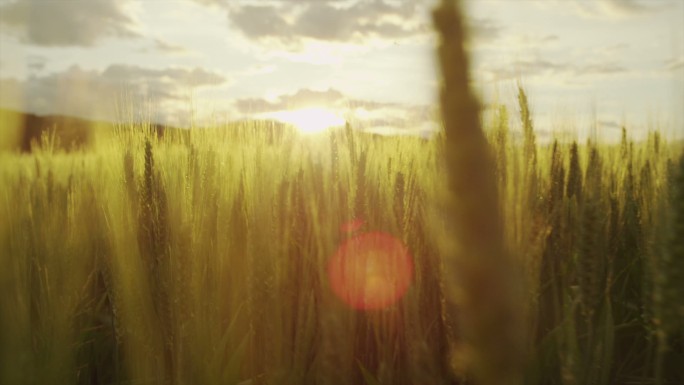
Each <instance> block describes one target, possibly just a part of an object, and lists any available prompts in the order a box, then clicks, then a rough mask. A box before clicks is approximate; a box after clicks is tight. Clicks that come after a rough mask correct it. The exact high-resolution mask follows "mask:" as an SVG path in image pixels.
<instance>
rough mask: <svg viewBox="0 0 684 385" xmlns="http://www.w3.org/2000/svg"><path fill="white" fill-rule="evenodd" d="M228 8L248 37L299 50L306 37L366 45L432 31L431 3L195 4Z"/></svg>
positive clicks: (209, 1)
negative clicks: (428, 5) (377, 40)
mask: <svg viewBox="0 0 684 385" xmlns="http://www.w3.org/2000/svg"><path fill="white" fill-rule="evenodd" d="M195 1H196V2H198V3H200V4H205V5H217V6H221V7H223V8H224V9H225V10H226V12H227V14H228V20H229V22H230V23H231V25H232V26H233V27H235V28H237V29H238V30H239V31H240V32H241V33H242V34H243V35H244V36H245V37H247V38H249V39H251V40H255V41H261V42H264V41H269V42H274V43H278V44H280V45H282V46H285V47H289V48H297V47H299V46H300V45H301V43H302V41H303V40H304V39H312V40H319V41H331V42H363V41H365V40H367V39H370V38H381V39H394V40H397V39H404V38H409V37H413V36H418V35H422V34H425V33H427V32H428V31H429V23H428V22H429V17H428V16H429V9H430V8H429V7H427V6H426V4H427V3H428V2H427V1H399V2H392V1H385V0H356V1H353V0H352V1H294V0H289V1H275V2H274V1H262V2H251V3H249V4H244V3H238V4H235V3H233V2H227V1H220V0H195Z"/></svg>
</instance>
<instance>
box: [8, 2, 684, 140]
mask: <svg viewBox="0 0 684 385" xmlns="http://www.w3.org/2000/svg"><path fill="white" fill-rule="evenodd" d="M436 2H437V1H436V0H413V1H409V0H403V1H390V0H278V1H271V0H252V1H247V0H0V108H9V109H16V110H22V111H29V112H33V113H37V114H61V115H72V116H79V117H86V118H92V119H104V120H118V119H121V118H122V117H125V116H133V115H135V116H139V115H141V114H142V115H145V116H147V117H149V119H152V120H154V121H157V122H160V123H164V124H169V125H174V126H183V127H187V126H191V125H195V126H199V125H202V124H206V123H208V122H215V123H222V122H225V121H228V120H239V119H254V118H273V119H279V120H284V121H288V119H291V118H292V116H295V117H298V118H300V119H301V118H304V119H306V118H307V117H308V116H313V115H312V114H314V115H315V114H317V115H316V116H322V117H328V118H327V119H328V120H330V121H335V122H344V121H350V122H352V123H353V125H354V126H355V127H358V128H360V129H363V130H366V131H371V132H378V133H392V134H421V135H422V134H425V135H427V134H429V132H431V131H433V130H435V128H436V127H437V124H436V123H435V122H436V119H435V116H436V111H437V110H436V106H437V104H436V100H437V94H438V88H439V82H438V80H437V79H438V77H437V65H436V60H435V53H434V51H435V46H436V44H437V38H436V36H435V34H434V32H433V29H432V25H431V18H430V12H431V9H432V8H433V7H434V5H435V4H436ZM464 3H465V8H466V14H467V25H468V27H469V31H470V41H469V43H468V49H469V51H470V53H471V58H472V68H471V70H472V71H471V72H472V82H473V86H474V88H475V89H476V91H477V93H478V95H480V98H481V100H482V104H483V106H484V107H485V113H488V111H489V112H491V111H493V110H494V108H493V106H495V105H497V104H498V103H504V104H507V105H509V107H510V110H511V115H512V120H513V126H514V127H515V126H516V124H517V125H519V123H516V122H515V113H516V110H517V108H516V104H515V103H516V92H517V91H516V84H517V83H520V84H522V85H523V86H524V87H525V89H526V91H527V93H528V96H529V99H530V102H531V106H532V110H533V114H534V115H533V116H534V119H535V122H536V127H537V130H538V132H539V133H540V135H548V134H550V133H556V134H557V135H558V134H562V135H570V136H573V135H574V136H582V135H586V134H587V133H588V132H589V129H590V127H596V130H597V131H598V132H599V135H601V136H602V137H606V138H611V137H617V136H619V132H620V127H622V126H623V125H624V126H626V127H627V128H628V131H629V132H630V134H631V135H635V136H643V135H644V133H645V132H647V130H649V129H652V128H656V127H658V128H661V129H663V130H664V131H665V132H666V133H668V135H677V134H682V132H683V131H684V0H668V1H666V0H465V1H464ZM298 111H308V112H304V113H303V114H300V115H297V114H298ZM312 111H313V112H312ZM293 114H294V115H293ZM333 118H337V119H333Z"/></svg>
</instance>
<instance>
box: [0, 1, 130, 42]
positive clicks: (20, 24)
mask: <svg viewBox="0 0 684 385" xmlns="http://www.w3.org/2000/svg"><path fill="white" fill-rule="evenodd" d="M128 5H130V2H129V1H128V0H124V1H119V0H117V1H115V0H88V1H79V2H69V1H43V0H16V1H14V2H11V3H7V4H2V5H0V26H1V27H2V30H3V31H7V32H8V33H10V34H12V35H14V36H16V37H18V38H19V40H20V41H21V42H23V43H27V44H33V45H38V46H52V47H65V46H86V47H87V46H93V45H95V44H96V43H97V42H98V41H100V40H101V39H103V38H109V37H119V38H134V37H139V36H140V35H139V33H138V31H137V25H136V22H135V20H134V19H133V18H132V17H131V15H130V14H129V13H128V12H127V10H128Z"/></svg>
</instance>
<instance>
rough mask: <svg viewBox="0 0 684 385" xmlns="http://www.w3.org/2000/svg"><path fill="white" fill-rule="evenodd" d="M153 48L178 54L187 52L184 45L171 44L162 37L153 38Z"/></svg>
mask: <svg viewBox="0 0 684 385" xmlns="http://www.w3.org/2000/svg"><path fill="white" fill-rule="evenodd" d="M154 48H155V49H156V50H158V51H160V52H164V53H171V54H178V53H184V52H187V50H186V49H185V47H183V46H180V45H176V44H172V43H169V42H167V41H166V40H162V39H154Z"/></svg>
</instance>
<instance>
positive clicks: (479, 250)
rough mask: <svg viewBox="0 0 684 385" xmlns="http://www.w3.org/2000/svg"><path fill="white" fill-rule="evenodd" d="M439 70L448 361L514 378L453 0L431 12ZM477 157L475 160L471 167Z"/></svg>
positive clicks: (493, 379)
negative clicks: (447, 228) (452, 339)
mask: <svg viewBox="0 0 684 385" xmlns="http://www.w3.org/2000/svg"><path fill="white" fill-rule="evenodd" d="M434 23H435V27H436V29H437V31H438V32H439V34H440V37H441V42H440V45H439V48H438V55H439V62H440V66H441V70H442V74H443V87H442V90H441V100H440V101H441V108H442V116H443V120H444V126H445V132H446V143H445V149H444V151H445V156H446V161H447V168H448V179H449V186H450V189H451V196H450V197H449V198H448V203H447V205H448V212H449V214H450V220H451V221H452V223H450V225H451V226H453V228H452V234H453V237H454V238H453V243H452V244H451V245H448V248H449V249H448V250H447V252H446V253H445V261H444V263H445V271H446V273H447V276H448V277H451V278H452V279H447V280H446V282H445V284H446V285H447V290H446V293H445V296H446V299H447V303H448V309H449V310H448V311H449V313H450V314H451V315H454V314H458V316H457V319H458V322H457V328H458V330H457V332H456V333H457V334H458V339H459V343H458V344H457V345H455V346H453V347H452V353H451V354H452V357H451V363H452V366H453V368H454V370H456V372H457V373H458V374H460V375H461V376H470V375H472V376H473V377H474V378H475V380H476V381H477V383H479V384H516V383H519V382H520V380H521V370H520V363H521V361H520V359H519V357H520V356H521V354H520V353H521V352H520V349H521V347H522V344H521V340H522V339H521V333H520V330H519V326H520V325H521V323H520V322H519V321H520V317H519V316H518V314H517V313H516V298H515V297H514V293H516V290H515V284H516V280H515V278H514V273H513V269H512V268H511V263H510V260H509V258H508V256H507V255H506V252H505V248H504V242H503V241H504V235H503V226H502V218H501V215H500V210H499V198H498V195H497V179H496V175H495V172H494V170H495V165H494V160H493V158H492V157H491V154H490V152H489V145H488V143H487V140H486V138H485V136H484V133H483V131H482V128H481V127H480V119H479V105H478V102H477V101H476V99H475V97H474V96H473V94H472V93H471V92H470V89H469V84H468V82H469V78H468V59H467V56H466V53H465V51H464V42H465V38H466V36H465V32H464V28H463V19H462V17H461V13H460V10H459V3H458V2H456V1H452V0H444V1H443V2H442V4H441V5H440V6H439V7H438V8H437V9H436V10H435V12H434ZM475 165H477V167H475Z"/></svg>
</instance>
